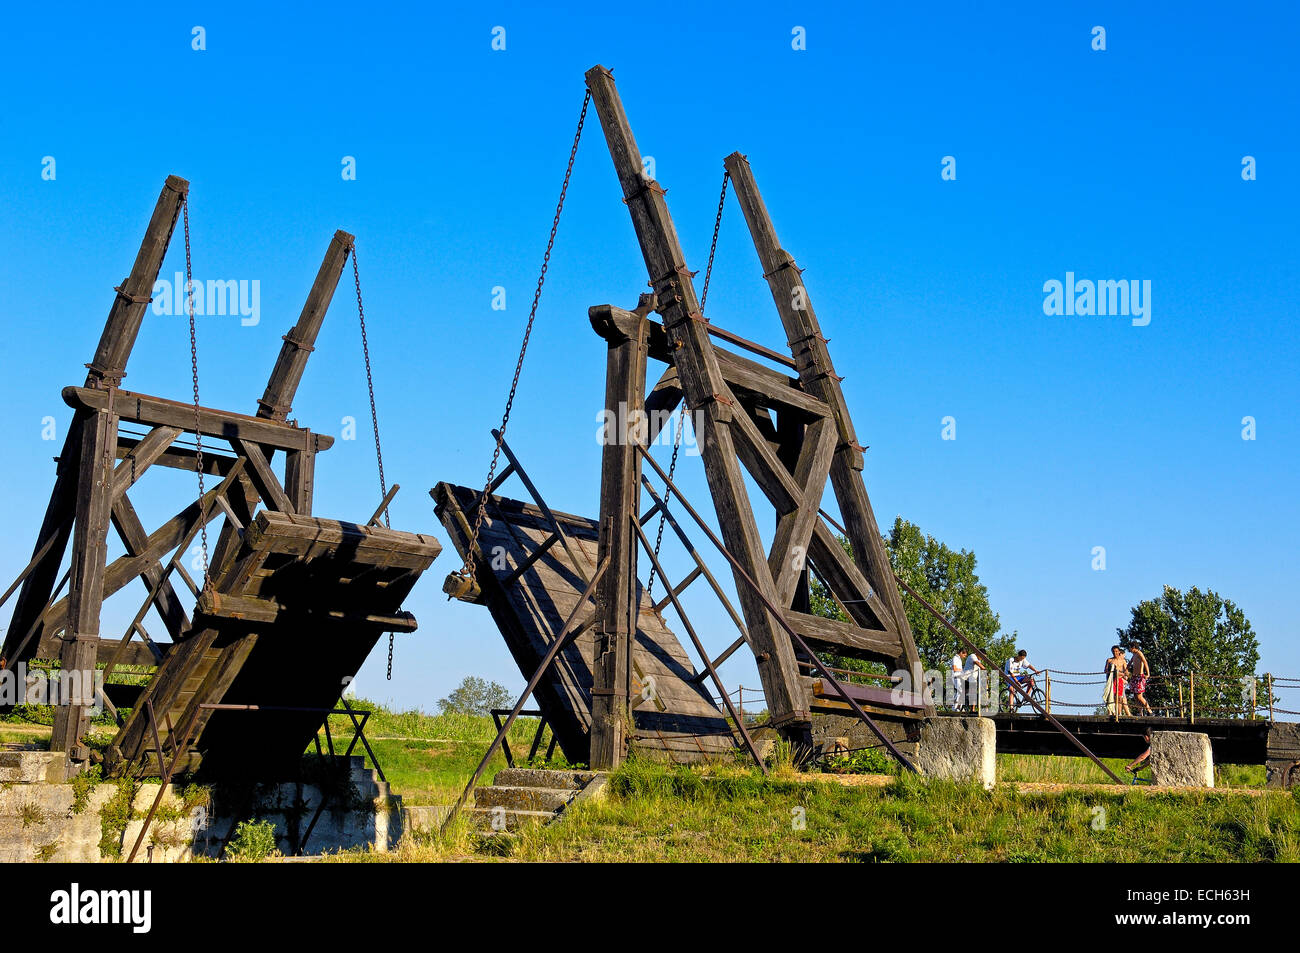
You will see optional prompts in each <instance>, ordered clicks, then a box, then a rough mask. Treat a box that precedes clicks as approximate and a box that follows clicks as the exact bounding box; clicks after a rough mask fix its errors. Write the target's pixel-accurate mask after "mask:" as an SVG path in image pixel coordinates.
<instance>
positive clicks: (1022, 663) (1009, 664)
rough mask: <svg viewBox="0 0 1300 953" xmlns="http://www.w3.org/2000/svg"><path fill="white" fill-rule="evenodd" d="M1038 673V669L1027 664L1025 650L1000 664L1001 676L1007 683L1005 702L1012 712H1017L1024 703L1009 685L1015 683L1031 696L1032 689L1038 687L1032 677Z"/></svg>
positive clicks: (1027, 656)
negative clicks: (1004, 677) (1009, 705)
mask: <svg viewBox="0 0 1300 953" xmlns="http://www.w3.org/2000/svg"><path fill="white" fill-rule="evenodd" d="M1039 671H1040V669H1036V668H1034V667H1033V666H1032V665H1030V664H1029V652H1027V651H1026V650H1025V649H1021V650H1020V651H1018V652H1017V653H1016V654H1015V655H1013V656H1012V657H1011V658H1009V659H1007V660H1006V661H1005V662H1003V663H1002V674H1003V675H1005V676H1006V679H1007V682H1008V685H1007V700H1008V701H1009V702H1010V704H1011V710H1012V711H1016V710H1018V709H1019V708H1020V706H1021V705H1022V704H1023V703H1024V702H1023V699H1022V698H1021V697H1020V696H1018V695H1017V694H1016V691H1015V689H1014V688H1012V687H1011V685H1010V683H1011V682H1015V683H1016V684H1017V685H1019V686H1020V687H1021V688H1023V689H1024V690H1025V691H1026V692H1027V693H1028V694H1031V695H1032V694H1033V692H1034V689H1035V688H1037V687H1038V686H1037V683H1036V682H1035V681H1034V676H1035V675H1037V674H1038V673H1039Z"/></svg>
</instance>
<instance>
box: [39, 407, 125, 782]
mask: <svg viewBox="0 0 1300 953" xmlns="http://www.w3.org/2000/svg"><path fill="white" fill-rule="evenodd" d="M116 447H117V417H116V416H115V415H114V414H113V413H112V412H111V411H107V410H103V411H100V412H99V413H97V414H95V415H94V417H92V418H91V419H89V420H87V421H86V422H85V425H84V426H83V427H82V428H81V466H80V471H79V476H78V481H77V504H76V517H75V527H74V531H73V538H72V566H71V573H72V576H71V579H72V583H71V586H70V588H69V590H68V625H67V630H66V631H65V632H64V635H63V647H62V651H61V653H60V662H61V663H62V668H63V671H64V672H65V673H75V677H77V678H78V679H81V680H83V681H86V682H88V683H89V684H93V674H92V673H93V672H94V671H95V659H96V654H97V650H98V644H99V612H100V608H101V606H102V605H103V602H104V575H105V573H104V567H105V564H106V563H107V562H108V559H107V553H108V522H109V511H110V509H111V505H112V504H111V501H110V499H109V496H110V492H111V490H112V485H113V460H114V450H115V449H116ZM83 676H84V677H83ZM73 702H77V703H73ZM90 705H91V699H89V698H82V699H71V700H70V699H66V698H65V699H63V704H60V705H57V706H55V709H54V727H53V729H52V732H51V734H50V750H51V751H63V752H66V753H67V755H68V758H69V760H70V761H74V762H81V761H85V760H86V759H87V758H88V757H89V756H90V752H89V750H88V749H87V748H86V746H85V745H84V744H82V737H83V735H84V734H85V732H86V729H87V728H88V727H89V723H88V720H87V709H88V708H89V707H90Z"/></svg>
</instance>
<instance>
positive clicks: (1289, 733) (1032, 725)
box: [939, 712, 1300, 764]
mask: <svg viewBox="0 0 1300 953" xmlns="http://www.w3.org/2000/svg"><path fill="white" fill-rule="evenodd" d="M939 714H942V715H959V714H961V713H959V712H940V713H939ZM1053 714H1054V715H1055V717H1056V720H1057V721H1059V722H1060V723H1061V724H1062V725H1064V726H1065V727H1066V728H1068V729H1069V730H1070V731H1071V732H1073V733H1074V735H1075V737H1077V738H1078V739H1079V740H1080V741H1082V742H1083V743H1084V744H1085V745H1087V746H1088V747H1089V748H1090V749H1091V750H1092V752H1093V754H1095V755H1097V756H1098V757H1100V758H1134V757H1136V756H1137V755H1138V754H1140V753H1141V752H1142V750H1143V748H1144V745H1143V743H1142V733H1143V731H1144V730H1146V729H1147V728H1150V729H1151V730H1152V731H1198V732H1200V733H1202V734H1206V735H1209V736H1210V745H1211V747H1212V748H1213V749H1214V761H1215V763H1216V764H1265V763H1267V762H1270V761H1279V760H1292V761H1294V760H1300V750H1297V747H1298V746H1300V724H1296V723H1293V722H1269V721H1266V720H1262V719H1257V720H1254V721H1251V720H1249V719H1244V718H1198V719H1196V720H1195V721H1192V722H1189V721H1188V720H1187V719H1186V718H1141V717H1132V718H1121V719H1119V720H1116V719H1113V718H1109V717H1107V716H1105V715H1065V714H1056V713H1055V712H1054V713H1053ZM990 717H991V718H992V719H993V721H994V723H995V724H996V725H997V732H998V751H999V752H1004V753H1007V754H1056V755H1077V754H1079V749H1077V748H1076V747H1074V745H1072V744H1071V743H1070V739H1069V738H1067V737H1066V736H1065V735H1063V734H1062V733H1061V732H1059V731H1057V730H1056V728H1054V727H1053V726H1052V723H1051V722H1049V721H1048V720H1047V719H1046V718H1044V717H1043V716H1041V715H1039V714H1036V713H1034V712H1020V713H1017V714H1011V713H1010V712H999V713H998V714H996V715H992V716H990ZM1288 756H1289V757H1288Z"/></svg>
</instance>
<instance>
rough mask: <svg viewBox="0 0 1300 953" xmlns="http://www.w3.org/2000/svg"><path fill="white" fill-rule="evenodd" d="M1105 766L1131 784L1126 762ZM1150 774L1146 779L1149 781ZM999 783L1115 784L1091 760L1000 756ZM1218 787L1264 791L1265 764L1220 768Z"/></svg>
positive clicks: (1107, 760)
mask: <svg viewBox="0 0 1300 953" xmlns="http://www.w3.org/2000/svg"><path fill="white" fill-rule="evenodd" d="M1101 760H1102V762H1103V763H1104V764H1105V765H1106V766H1107V767H1108V768H1110V769H1111V770H1112V771H1114V772H1115V773H1116V774H1117V775H1119V777H1120V780H1121V781H1124V782H1127V781H1128V779H1129V774H1128V772H1127V771H1125V770H1124V765H1126V764H1128V761H1127V760H1126V759H1124V758H1102V759H1101ZM1150 776H1151V774H1150V772H1147V773H1146V774H1144V775H1143V777H1146V778H1149V777H1150ZM998 780H999V781H1031V782H1043V783H1049V784H1050V783H1057V784H1114V783H1115V782H1114V781H1112V780H1111V779H1110V778H1108V777H1107V776H1106V775H1105V773H1104V772H1103V771H1102V770H1101V769H1100V768H1098V767H1097V766H1096V765H1095V764H1093V763H1092V762H1091V761H1089V760H1088V759H1087V758H1064V757H1058V756H1057V755H1031V754H999V755H998ZM1214 780H1215V784H1216V785H1218V786H1219V787H1228V788H1262V787H1263V786H1264V781H1265V776H1264V766H1263V765H1262V764H1220V765H1216V766H1215V768H1214Z"/></svg>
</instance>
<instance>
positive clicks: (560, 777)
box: [492, 768, 596, 791]
mask: <svg viewBox="0 0 1300 953" xmlns="http://www.w3.org/2000/svg"><path fill="white" fill-rule="evenodd" d="M595 776H596V773H595V772H594V771H550V770H547V769H544V768H502V769H501V770H500V771H498V772H497V774H496V778H495V780H493V782H492V783H493V784H501V785H507V786H510V787H516V788H555V789H565V790H570V791H581V790H582V789H583V788H584V787H586V786H587V784H588V783H589V782H590V781H591V779H592V778H594V777H595Z"/></svg>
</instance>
